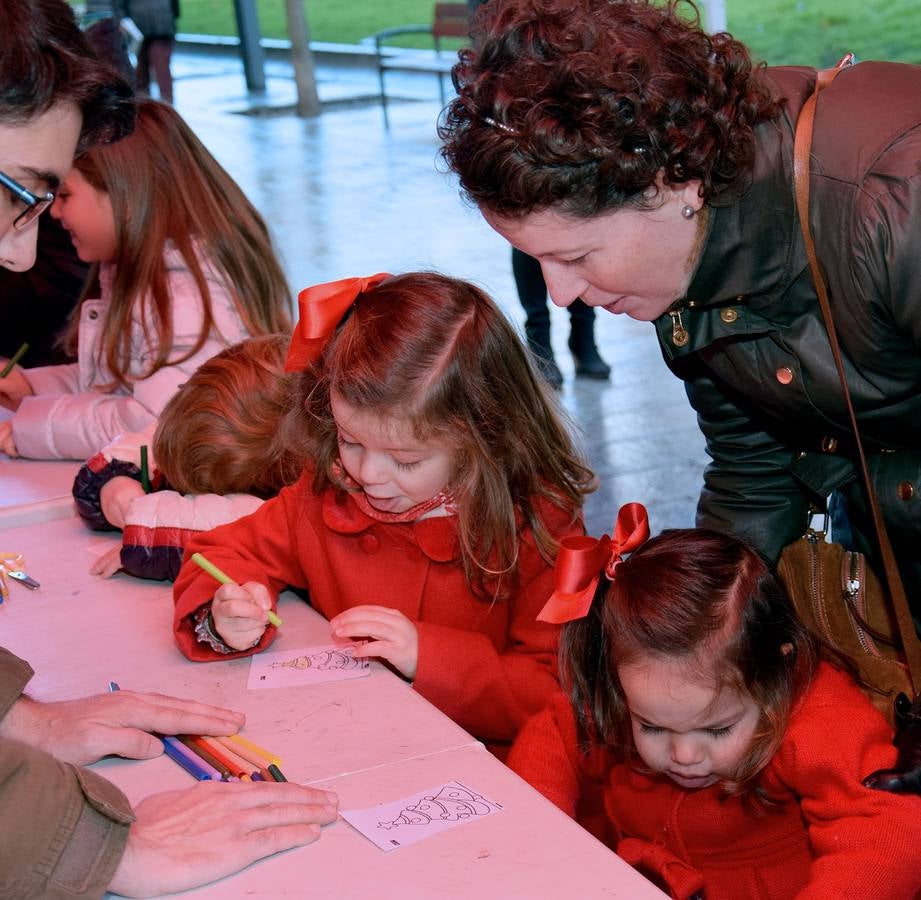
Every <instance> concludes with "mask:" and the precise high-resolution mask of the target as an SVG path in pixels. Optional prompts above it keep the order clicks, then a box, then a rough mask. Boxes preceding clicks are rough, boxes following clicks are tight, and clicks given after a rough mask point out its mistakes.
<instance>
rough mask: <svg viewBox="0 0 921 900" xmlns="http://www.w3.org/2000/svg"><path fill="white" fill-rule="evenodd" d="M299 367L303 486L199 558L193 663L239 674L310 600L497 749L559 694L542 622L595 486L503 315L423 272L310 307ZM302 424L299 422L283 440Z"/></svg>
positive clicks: (232, 528)
mask: <svg viewBox="0 0 921 900" xmlns="http://www.w3.org/2000/svg"><path fill="white" fill-rule="evenodd" d="M288 367H289V369H293V370H303V375H302V376H301V378H302V382H301V385H300V387H299V389H298V390H297V391H296V393H297V395H298V398H299V403H298V404H297V413H298V415H299V416H300V418H301V419H302V420H303V421H302V424H303V426H304V427H303V428H302V429H300V430H301V431H302V432H303V435H304V437H303V440H304V442H305V446H304V451H305V453H304V455H305V458H309V459H310V460H311V463H310V465H309V466H308V468H307V470H306V471H305V473H304V475H303V476H302V478H301V479H300V481H299V482H297V483H296V484H295V485H293V486H291V487H289V488H285V489H284V490H282V491H281V493H280V494H279V496H278V497H277V498H275V499H271V500H269V501H267V502H266V503H265V504H264V505H263V506H262V507H261V508H260V509H259V510H258V511H257V512H256V513H254V514H253V515H252V516H249V517H247V518H245V519H242V520H239V521H238V522H235V523H233V524H230V525H226V526H224V527H222V528H219V529H216V530H215V531H212V532H209V533H207V534H204V535H202V536H200V537H198V538H196V539H195V540H193V541H192V543H191V544H190V545H189V547H188V548H187V554H186V558H187V559H188V557H189V555H190V554H191V553H193V552H195V551H198V552H201V553H202V554H204V556H205V557H207V559H209V560H210V561H211V562H213V563H214V564H215V565H217V566H218V567H219V568H221V569H223V570H224V571H225V572H226V573H227V574H228V575H229V576H230V577H231V578H232V579H233V580H234V581H235V582H237V584H235V585H224V586H221V587H218V586H217V585H216V583H215V581H214V579H213V578H212V577H211V576H209V575H207V574H206V573H204V572H202V570H201V569H199V568H198V567H197V566H195V565H190V564H188V563H187V564H186V565H185V566H184V567H183V568H182V570H181V571H180V573H179V577H178V579H177V581H176V585H175V600H176V610H175V620H174V626H175V633H176V639H177V641H178V643H179V646H180V648H181V649H182V651H183V652H184V653H185V654H186V655H187V656H189V657H190V658H191V659H196V660H210V659H218V658H227V657H232V656H242V655H246V654H250V653H255V652H258V651H259V650H262V649H265V648H266V647H267V646H268V645H269V644H270V643H271V641H272V639H273V638H274V635H275V628H274V626H272V625H270V624H269V623H268V616H267V612H268V611H269V610H270V609H271V608H272V607H273V606H274V604H275V600H276V598H277V596H278V594H279V592H280V591H281V590H282V589H283V588H284V587H285V586H287V585H291V586H293V587H296V588H304V589H306V590H307V592H308V594H309V597H310V603H311V605H312V606H313V607H314V608H315V609H317V610H318V611H319V612H321V613H322V614H323V615H325V616H326V617H327V618H329V619H331V621H332V626H333V632H334V634H335V635H336V636H339V637H342V638H347V639H356V640H357V639H367V643H365V644H363V645H362V646H361V647H360V648H359V649H358V650H357V651H356V655H357V656H364V657H376V658H379V659H382V660H384V661H385V662H387V663H388V664H389V665H390V666H391V667H392V668H394V669H395V670H396V671H398V672H399V673H400V674H401V675H403V676H404V677H405V678H407V679H409V680H411V681H412V682H413V685H414V687H415V688H416V690H418V691H419V692H420V693H421V694H422V695H423V696H424V697H426V699H428V700H429V701H431V702H432V703H434V704H435V705H436V706H438V707H439V708H440V709H441V710H443V711H444V712H445V713H446V714H447V715H449V716H451V717H452V718H453V719H455V720H456V721H457V722H458V723H459V724H461V725H462V726H463V727H465V728H467V729H468V730H469V731H471V732H472V733H473V734H475V735H477V736H478V737H480V738H482V739H483V740H485V741H487V742H488V743H489V744H490V745H491V746H492V747H493V748H494V749H498V748H499V747H501V746H502V745H503V744H508V742H510V741H511V740H512V739H513V738H514V737H515V735H516V734H517V732H518V729H519V727H520V726H521V725H522V724H523V722H524V721H525V720H526V719H527V718H528V717H529V716H531V715H533V714H534V713H536V712H539V711H540V709H542V708H543V706H544V704H545V703H546V702H547V700H548V698H549V696H550V695H551V694H552V693H553V692H554V690H556V689H557V687H558V684H557V680H556V670H555V661H556V646H557V636H558V632H559V629H558V627H557V626H554V625H551V624H549V623H546V622H539V621H537V619H536V616H537V613H538V612H539V611H540V609H541V607H542V606H543V605H544V603H545V602H546V600H547V598H548V596H549V595H550V593H551V590H552V586H553V573H552V560H553V558H554V556H555V551H556V549H557V546H558V543H559V540H560V539H562V538H564V537H567V536H573V535H578V534H581V533H582V524H581V515H580V510H581V505H582V498H583V495H584V494H585V493H586V492H587V491H589V490H590V489H591V488H592V487H593V484H594V478H593V476H592V473H591V472H590V471H589V470H588V469H587V468H586V466H585V464H584V463H583V462H582V460H581V458H580V457H579V456H578V454H577V453H576V451H575V449H574V447H573V444H572V441H571V439H570V437H569V435H568V433H567V431H566V429H565V428H564V427H563V425H562V423H561V420H560V418H559V415H558V412H557V410H556V407H555V405H554V402H553V400H552V399H551V397H550V395H549V394H548V393H547V392H546V391H545V390H544V388H543V387H542V385H541V383H540V381H539V379H538V378H537V377H536V376H535V373H534V370H533V369H532V367H531V365H530V364H529V362H528V359H527V356H526V353H525V351H524V348H523V346H522V344H521V342H520V340H519V339H518V337H517V335H516V334H515V332H514V330H513V329H512V327H511V325H510V324H509V323H508V322H507V321H506V319H505V318H504V317H503V316H502V314H501V312H500V311H499V310H498V308H497V307H496V306H495V304H494V303H493V302H492V301H491V300H490V299H489V298H488V297H487V296H486V295H485V294H484V293H483V292H482V291H480V290H479V289H477V288H476V287H474V286H472V285H470V284H468V283H466V282H463V281H458V280H456V279H451V278H447V277H445V276H441V275H436V274H427V273H410V274H406V275H401V276H394V277H392V276H388V275H376V276H373V277H371V278H352V279H345V280H343V281H339V282H334V283H332V284H327V285H320V286H317V287H313V288H308V289H307V290H305V291H303V292H302V293H301V296H300V321H299V323H298V325H297V328H296V330H295V335H294V339H293V341H292V344H291V349H290V352H289V355H288ZM289 424H290V423H289Z"/></svg>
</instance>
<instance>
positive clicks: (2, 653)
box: [0, 647, 35, 719]
mask: <svg viewBox="0 0 921 900" xmlns="http://www.w3.org/2000/svg"><path fill="white" fill-rule="evenodd" d="M33 674H35V673H34V672H33V671H32V666H30V665H29V664H28V663H27V662H26V661H25V660H22V659H20V658H19V657H18V656H16V655H14V654H12V653H10V651H9V650H5V649H4V648H3V647H0V719H2V718H3V717H4V716H5V715H6V714H7V713H8V712H9V711H10V707H11V706H12V705H13V704H14V703H15V702H16V701H17V700H18V699H19V697H20V695H21V694H22V692H23V690H24V689H25V686H26V685H27V684H28V683H29V680H30V679H31V678H32V676H33Z"/></svg>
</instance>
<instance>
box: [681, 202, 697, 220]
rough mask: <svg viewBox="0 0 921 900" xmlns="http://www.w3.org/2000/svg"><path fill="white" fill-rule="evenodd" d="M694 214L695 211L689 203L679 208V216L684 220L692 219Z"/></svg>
mask: <svg viewBox="0 0 921 900" xmlns="http://www.w3.org/2000/svg"><path fill="white" fill-rule="evenodd" d="M696 212H697V210H696V209H694V207H693V206H691V204H690V203H685V204H684V206H682V207H681V215H683V216H684V217H685V218H686V219H693V218H694V214H695V213H696Z"/></svg>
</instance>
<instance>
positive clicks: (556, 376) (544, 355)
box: [512, 247, 563, 390]
mask: <svg viewBox="0 0 921 900" xmlns="http://www.w3.org/2000/svg"><path fill="white" fill-rule="evenodd" d="M512 273H513V275H514V276H515V286H516V287H517V289H518V299H519V300H520V301H521V305H522V307H523V309H524V311H525V315H526V316H527V318H526V319H525V323H524V333H525V337H526V338H527V340H528V349H529V350H530V351H531V354H532V355H533V357H534V361H535V363H536V365H537V371H538V372H539V373H540V375H541V377H542V378H543V379H544V381H546V382H547V384H549V385H550V387H552V388H553V389H554V390H559V389H560V388H561V387H562V386H563V373H562V372H560V370H559V367H558V366H557V364H556V360H555V359H554V358H553V347H552V346H551V344H550V312H549V310H548V309H547V285H546V284H545V283H544V276H543V274H542V273H541V270H540V263H539V262H538V261H537V260H536V259H534V257H532V256H528V255H527V254H525V253H522V252H521V251H520V250H517V249H515V248H514V247H513V248H512Z"/></svg>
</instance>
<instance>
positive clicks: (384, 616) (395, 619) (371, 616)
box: [330, 606, 411, 637]
mask: <svg viewBox="0 0 921 900" xmlns="http://www.w3.org/2000/svg"><path fill="white" fill-rule="evenodd" d="M407 623H408V624H411V623H410V620H409V619H407V618H406V616H404V615H403V613H401V612H400V611H399V610H396V609H389V608H388V607H386V606H356V607H353V608H352V609H349V610H346V611H345V612H343V613H340V614H339V615H338V616H336V617H335V618H334V619H332V621H331V622H330V625H332V628H333V631H334V632H335V633H337V634H351V635H358V634H367V635H369V636H372V637H373V636H375V635H376V634H377V633H378V632H379V631H380V630H381V629H385V630H386V632H387V633H390V632H392V631H393V629H394V628H399V627H401V626H403V625H405V624H407ZM363 628H369V629H371V630H370V631H362V630H361V629H363Z"/></svg>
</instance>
